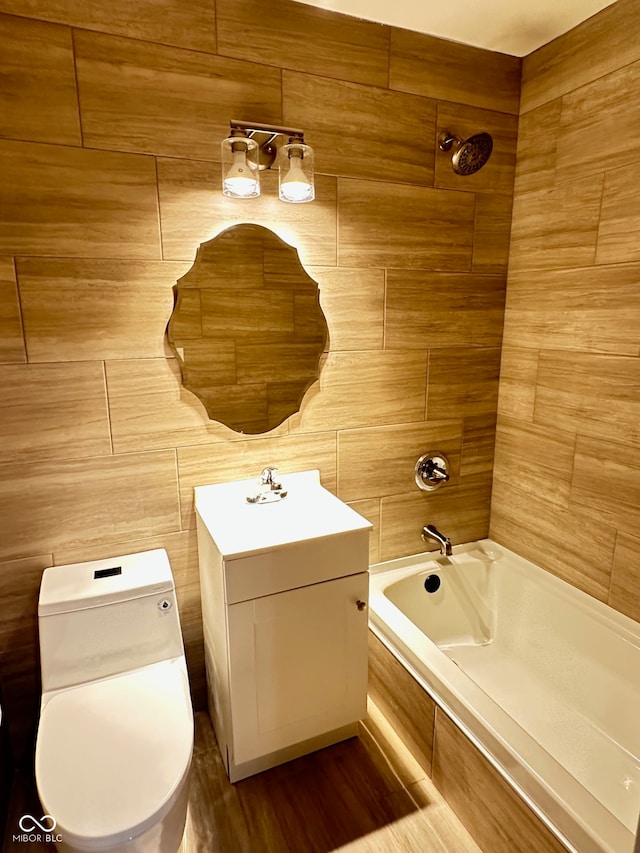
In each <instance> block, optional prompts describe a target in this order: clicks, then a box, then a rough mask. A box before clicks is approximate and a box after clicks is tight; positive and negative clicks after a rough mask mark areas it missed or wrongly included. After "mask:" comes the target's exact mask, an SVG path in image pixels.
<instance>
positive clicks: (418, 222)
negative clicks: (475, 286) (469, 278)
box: [338, 178, 474, 271]
mask: <svg viewBox="0 0 640 853" xmlns="http://www.w3.org/2000/svg"><path fill="white" fill-rule="evenodd" d="M338 183H339V195H338V218H339V229H338V263H339V265H340V266H361V267H381V266H383V267H384V266H387V267H398V268H401V269H407V268H413V269H439V270H461V271H463V270H469V269H470V268H471V252H472V248H473V217H474V197H473V195H472V194H471V193H462V192H452V191H449V190H439V189H428V188H426V187H412V186H408V185H401V184H385V183H382V182H380V181H358V180H354V179H350V178H340V179H339V182H338Z"/></svg>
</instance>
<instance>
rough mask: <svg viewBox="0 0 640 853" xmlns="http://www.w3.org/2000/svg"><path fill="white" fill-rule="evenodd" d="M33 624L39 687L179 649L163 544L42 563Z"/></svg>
mask: <svg viewBox="0 0 640 853" xmlns="http://www.w3.org/2000/svg"><path fill="white" fill-rule="evenodd" d="M38 628H39V633H40V667H41V671H42V690H43V692H46V691H50V690H58V689H61V688H64V687H71V686H73V685H74V684H82V683H84V682H87V681H93V680H94V679H97V678H104V677H105V676H109V675H116V674H118V673H123V672H129V671H130V670H133V669H136V668H138V667H141V666H146V665H148V664H151V663H158V662H159V661H163V660H168V659H171V658H175V657H178V656H180V655H182V654H183V653H184V647H183V644H182V632H181V630H180V618H179V615H178V607H177V603H176V595H175V586H174V582H173V575H172V573H171V566H170V564H169V558H168V556H167V552H166V551H165V550H164V549H163V548H158V549H156V550H153V551H143V552H141V553H139V554H125V555H123V556H121V557H113V558H111V559H108V560H94V561H92V562H89V563H74V564H72V565H68V566H52V567H51V568H48V569H45V570H44V572H43V574H42V582H41V585H40V597H39V600H38Z"/></svg>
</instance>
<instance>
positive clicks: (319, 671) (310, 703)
mask: <svg viewBox="0 0 640 853" xmlns="http://www.w3.org/2000/svg"><path fill="white" fill-rule="evenodd" d="M368 598H369V575H368V573H367V572H362V573H361V574H357V575H349V576H348V577H344V578H339V579H337V580H332V581H326V582H325V583H319V584H314V585H312V586H305V587H301V588H300V589H293V590H288V591H287V592H280V593H278V594H276V595H268V596H264V597H263V598H258V599H254V600H252V601H243V602H241V603H240V604H232V605H230V606H229V608H228V613H229V623H228V630H229V657H230V682H231V684H230V693H231V718H232V728H233V760H234V762H235V764H242V763H244V762H245V761H250V760H252V759H254V758H258V757H259V756H262V755H267V754H269V753H271V752H274V751H275V750H278V749H282V748H284V747H286V746H290V745H292V744H296V743H299V742H300V741H304V740H306V739H308V738H311V737H314V736H315V735H319V734H322V733H324V732H329V731H332V730H333V729H337V728H339V727H340V726H344V725H347V724H348V723H351V722H354V721H355V720H359V719H361V718H362V717H364V716H365V714H366V706H367V630H368V624H367V623H368V607H364V608H362V605H360V607H361V608H362V609H359V608H358V602H368Z"/></svg>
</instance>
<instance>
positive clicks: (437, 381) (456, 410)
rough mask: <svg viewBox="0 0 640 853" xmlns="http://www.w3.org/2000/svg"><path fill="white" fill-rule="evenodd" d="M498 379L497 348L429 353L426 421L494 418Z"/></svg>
mask: <svg viewBox="0 0 640 853" xmlns="http://www.w3.org/2000/svg"><path fill="white" fill-rule="evenodd" d="M499 376H500V349H499V348H498V347H472V348H467V347H462V346H460V347H443V348H438V349H432V350H431V351H430V353H429V385H428V388H427V420H429V421H439V420H445V419H449V418H467V417H475V416H477V415H493V414H495V412H496V409H497V405H498V379H499Z"/></svg>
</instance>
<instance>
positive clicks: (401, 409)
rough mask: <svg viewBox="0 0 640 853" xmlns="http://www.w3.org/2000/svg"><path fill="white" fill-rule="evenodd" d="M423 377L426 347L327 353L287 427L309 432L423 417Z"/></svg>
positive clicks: (400, 421) (408, 420)
mask: <svg viewBox="0 0 640 853" xmlns="http://www.w3.org/2000/svg"><path fill="white" fill-rule="evenodd" d="M426 378H427V364H426V353H425V352H424V351H423V352H420V351H414V352H397V351H392V350H370V351H368V352H331V353H329V354H328V356H327V359H326V362H325V364H324V365H323V367H322V369H321V373H320V383H319V386H315V387H314V389H313V392H309V393H308V394H307V397H306V398H305V401H304V403H303V404H302V408H301V410H300V414H299V415H297V416H296V415H294V417H293V418H292V419H291V422H290V428H291V429H292V430H293V429H296V431H304V432H309V431H318V430H324V429H348V428H350V427H359V426H376V425H381V424H388V423H389V422H391V423H394V422H395V423H409V422H411V421H421V420H423V419H424V404H425V389H426ZM296 419H297V420H296Z"/></svg>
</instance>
